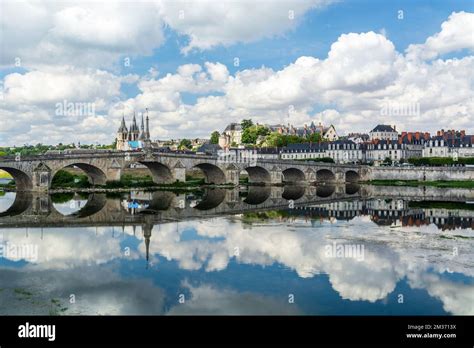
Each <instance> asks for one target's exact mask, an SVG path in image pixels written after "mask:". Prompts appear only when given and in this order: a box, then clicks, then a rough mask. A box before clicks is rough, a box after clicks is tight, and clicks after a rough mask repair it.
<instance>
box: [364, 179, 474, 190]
mask: <svg viewBox="0 0 474 348" xmlns="http://www.w3.org/2000/svg"><path fill="white" fill-rule="evenodd" d="M360 184H368V185H376V186H412V187H414V186H432V187H441V188H474V181H471V180H465V181H417V180H371V181H364V182H360Z"/></svg>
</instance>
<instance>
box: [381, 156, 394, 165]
mask: <svg viewBox="0 0 474 348" xmlns="http://www.w3.org/2000/svg"><path fill="white" fill-rule="evenodd" d="M383 163H384V164H386V165H388V166H391V165H392V159H391V158H390V157H385V159H384V160H383Z"/></svg>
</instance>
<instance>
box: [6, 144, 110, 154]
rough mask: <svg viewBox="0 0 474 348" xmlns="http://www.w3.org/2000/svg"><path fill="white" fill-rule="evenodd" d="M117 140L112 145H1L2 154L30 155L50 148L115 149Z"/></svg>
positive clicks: (41, 152) (42, 152)
mask: <svg viewBox="0 0 474 348" xmlns="http://www.w3.org/2000/svg"><path fill="white" fill-rule="evenodd" d="M115 147H116V142H114V143H113V144H110V145H87V144H80V145H76V144H75V143H72V144H63V143H59V144H57V145H44V144H41V143H38V144H36V145H23V146H15V147H0V156H14V155H16V154H18V153H19V154H21V155H22V156H30V155H41V154H44V153H45V152H46V151H48V150H61V151H62V150H68V149H76V148H80V149H99V150H111V149H115Z"/></svg>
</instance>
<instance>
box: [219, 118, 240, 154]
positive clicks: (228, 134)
mask: <svg viewBox="0 0 474 348" xmlns="http://www.w3.org/2000/svg"><path fill="white" fill-rule="evenodd" d="M241 143H242V126H241V125H240V123H231V124H229V125H228V126H227V127H226V128H225V129H224V131H223V132H222V134H221V135H220V136H219V146H220V147H221V148H229V147H231V146H239V145H240V144H241Z"/></svg>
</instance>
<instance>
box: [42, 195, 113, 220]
mask: <svg viewBox="0 0 474 348" xmlns="http://www.w3.org/2000/svg"><path fill="white" fill-rule="evenodd" d="M61 195H64V196H63V197H64V198H65V199H62V198H63V197H61ZM68 196H69V194H59V195H58V194H54V195H51V201H52V203H53V204H52V206H53V207H54V210H56V212H57V213H58V214H60V215H62V216H64V217H68V218H75V219H80V218H86V217H90V216H93V215H95V214H97V213H98V212H100V211H101V210H102V209H103V208H104V207H105V205H106V203H107V198H106V195H105V194H104V193H91V194H89V195H88V196H87V200H79V199H77V198H78V197H77V194H74V193H72V194H70V196H69V197H68ZM68 198H70V199H68ZM80 201H85V204H84V205H83V206H82V207H81V206H78V209H76V210H74V211H72V212H69V210H70V209H74V208H73V207H72V206H71V203H72V202H80ZM63 204H69V209H64V208H63Z"/></svg>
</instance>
